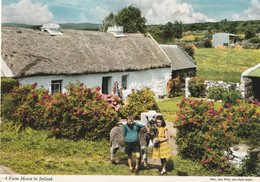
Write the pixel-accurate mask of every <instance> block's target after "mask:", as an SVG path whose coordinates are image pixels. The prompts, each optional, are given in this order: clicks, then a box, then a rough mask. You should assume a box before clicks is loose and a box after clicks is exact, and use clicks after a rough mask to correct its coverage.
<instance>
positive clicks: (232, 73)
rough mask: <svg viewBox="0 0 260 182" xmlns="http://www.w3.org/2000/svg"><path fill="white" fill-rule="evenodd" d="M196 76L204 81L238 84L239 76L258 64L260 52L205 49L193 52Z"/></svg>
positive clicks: (252, 50) (253, 50)
mask: <svg viewBox="0 0 260 182" xmlns="http://www.w3.org/2000/svg"><path fill="white" fill-rule="evenodd" d="M195 60H196V62H197V66H198V68H197V76H200V77H203V78H205V79H206V80H219V81H220V80H222V81H226V82H240V77H241V74H242V73H243V72H244V71H245V70H247V69H248V68H250V67H253V66H255V65H256V64H258V63H260V50H255V49H243V50H236V49H227V50H218V49H214V48H211V49H207V48H199V49H196V50H195Z"/></svg>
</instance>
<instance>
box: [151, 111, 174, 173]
mask: <svg viewBox="0 0 260 182" xmlns="http://www.w3.org/2000/svg"><path fill="white" fill-rule="evenodd" d="M156 124H157V126H158V131H159V133H158V139H157V140H156V145H155V146H156V147H154V148H153V155H152V158H157V159H158V158H160V159H161V164H162V171H161V172H160V173H161V174H166V158H168V157H170V156H171V155H172V153H171V149H170V145H169V143H168V141H167V140H168V129H167V128H166V123H165V121H164V119H163V117H162V116H160V115H159V116H157V117H156Z"/></svg>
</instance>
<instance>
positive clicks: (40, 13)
mask: <svg viewBox="0 0 260 182" xmlns="http://www.w3.org/2000/svg"><path fill="white" fill-rule="evenodd" d="M52 18H53V15H52V13H51V12H50V11H49V9H48V6H46V5H43V4H41V3H32V2H31V0H21V1H19V2H18V3H12V4H9V5H5V6H2V22H3V23H24V24H31V25H40V24H44V23H49V22H51V21H52Z"/></svg>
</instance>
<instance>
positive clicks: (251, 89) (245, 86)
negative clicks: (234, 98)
mask: <svg viewBox="0 0 260 182" xmlns="http://www.w3.org/2000/svg"><path fill="white" fill-rule="evenodd" d="M240 90H241V93H242V97H243V98H244V99H245V100H246V101H249V102H252V100H253V99H258V101H260V63H259V64H257V65H256V66H254V67H252V68H249V69H248V70H246V71H244V72H243V73H242V75H241V86H240Z"/></svg>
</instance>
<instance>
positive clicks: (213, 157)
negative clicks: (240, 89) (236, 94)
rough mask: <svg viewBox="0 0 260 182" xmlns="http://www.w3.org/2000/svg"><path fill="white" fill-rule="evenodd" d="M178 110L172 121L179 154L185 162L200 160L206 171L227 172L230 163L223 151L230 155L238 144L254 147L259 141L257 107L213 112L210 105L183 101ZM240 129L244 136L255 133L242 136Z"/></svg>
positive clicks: (242, 106)
mask: <svg viewBox="0 0 260 182" xmlns="http://www.w3.org/2000/svg"><path fill="white" fill-rule="evenodd" d="M179 107H180V111H179V112H178V113H177V115H178V118H177V119H176V121H175V125H176V127H177V130H178V131H177V138H176V141H177V144H178V150H179V152H180V154H181V155H182V156H183V157H184V158H190V159H192V160H197V161H198V160H199V161H201V162H202V163H203V164H204V166H205V167H206V168H208V169H215V170H217V171H218V172H219V173H222V172H223V171H224V170H229V169H230V164H231V163H230V162H229V160H228V157H227V156H226V154H225V152H224V151H226V152H228V153H230V147H231V146H232V145H233V144H235V143H236V142H237V141H239V140H242V139H243V140H246V142H247V144H249V145H250V144H251V145H252V144H253V145H254V143H255V142H256V138H257V137H258V138H259V134H257V132H258V133H260V132H259V126H260V124H259V121H260V117H259V116H260V113H259V112H258V111H257V110H256V107H259V106H257V105H240V106H236V107H229V108H226V109H224V108H223V107H222V108H220V109H219V110H215V109H214V103H213V102H206V101H204V100H203V99H201V100H196V99H184V100H182V101H181V103H180V104H179ZM247 124H248V125H250V126H255V127H257V128H258V129H257V128H254V129H253V128H252V127H248V125H247ZM241 128H243V130H245V129H244V128H246V130H247V132H249V130H251V129H253V130H254V131H253V132H252V133H250V132H249V133H247V136H244V134H245V133H241V132H244V131H241ZM223 141H225V142H223Z"/></svg>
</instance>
